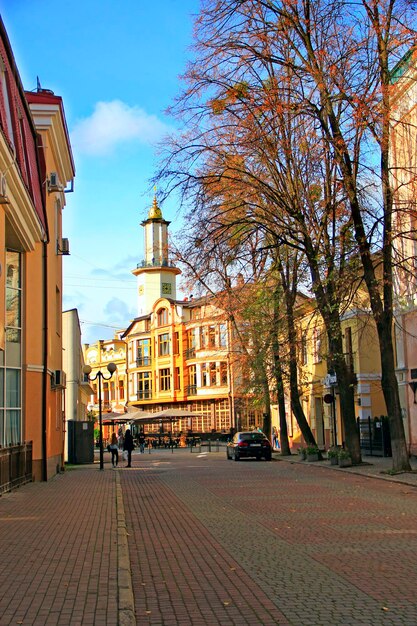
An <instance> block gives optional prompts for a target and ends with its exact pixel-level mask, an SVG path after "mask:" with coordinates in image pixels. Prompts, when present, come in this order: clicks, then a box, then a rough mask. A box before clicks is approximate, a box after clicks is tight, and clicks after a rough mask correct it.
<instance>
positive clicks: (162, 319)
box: [158, 309, 168, 326]
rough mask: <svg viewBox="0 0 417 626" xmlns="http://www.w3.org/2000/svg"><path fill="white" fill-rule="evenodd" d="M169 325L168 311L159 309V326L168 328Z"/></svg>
mask: <svg viewBox="0 0 417 626" xmlns="http://www.w3.org/2000/svg"><path fill="white" fill-rule="evenodd" d="M167 324H168V309H159V311H158V326H166V325H167Z"/></svg>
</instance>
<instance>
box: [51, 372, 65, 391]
mask: <svg viewBox="0 0 417 626" xmlns="http://www.w3.org/2000/svg"><path fill="white" fill-rule="evenodd" d="M53 382H54V387H60V388H63V387H66V386H67V375H66V373H65V372H64V371H63V370H55V373H54V381H53Z"/></svg>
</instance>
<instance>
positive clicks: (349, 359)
mask: <svg viewBox="0 0 417 626" xmlns="http://www.w3.org/2000/svg"><path fill="white" fill-rule="evenodd" d="M345 346H346V348H345V351H346V355H345V358H346V365H347V366H348V369H349V370H350V371H351V372H353V371H354V363H353V348H352V329H351V328H350V326H349V327H348V328H346V329H345Z"/></svg>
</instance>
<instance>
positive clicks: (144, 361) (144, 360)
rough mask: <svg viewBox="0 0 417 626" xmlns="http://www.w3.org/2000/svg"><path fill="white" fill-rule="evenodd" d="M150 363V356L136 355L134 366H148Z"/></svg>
mask: <svg viewBox="0 0 417 626" xmlns="http://www.w3.org/2000/svg"><path fill="white" fill-rule="evenodd" d="M151 364H152V357H150V356H138V357H137V359H136V367H149V366H150V365H151Z"/></svg>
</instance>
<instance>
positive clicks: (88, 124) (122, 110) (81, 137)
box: [71, 100, 172, 156]
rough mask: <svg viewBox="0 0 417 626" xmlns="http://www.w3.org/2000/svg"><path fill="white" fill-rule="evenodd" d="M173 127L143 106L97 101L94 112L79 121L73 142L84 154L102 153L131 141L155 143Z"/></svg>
mask: <svg viewBox="0 0 417 626" xmlns="http://www.w3.org/2000/svg"><path fill="white" fill-rule="evenodd" d="M170 130H172V129H170V127H169V126H168V125H167V124H164V122H162V121H161V120H160V119H158V117H157V116H156V115H149V114H148V113H146V111H144V110H143V109H141V108H140V107H137V106H133V107H130V106H128V105H127V104H125V103H124V102H121V101H120V100H113V101H112V102H97V104H96V106H95V109H94V112H93V114H92V115H91V116H90V117H87V118H85V119H82V120H79V121H78V122H77V123H76V124H75V126H74V128H73V129H72V132H71V143H72V145H73V146H74V149H76V150H77V151H78V152H80V153H83V154H87V155H92V156H100V155H106V154H110V153H111V152H112V151H113V150H114V148H115V147H116V146H117V145H119V144H123V143H127V142H132V141H137V142H139V143H141V144H146V145H152V144H155V143H156V142H157V141H159V140H160V139H162V137H163V136H164V135H165V134H166V133H168V132H169V131H170Z"/></svg>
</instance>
